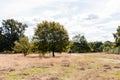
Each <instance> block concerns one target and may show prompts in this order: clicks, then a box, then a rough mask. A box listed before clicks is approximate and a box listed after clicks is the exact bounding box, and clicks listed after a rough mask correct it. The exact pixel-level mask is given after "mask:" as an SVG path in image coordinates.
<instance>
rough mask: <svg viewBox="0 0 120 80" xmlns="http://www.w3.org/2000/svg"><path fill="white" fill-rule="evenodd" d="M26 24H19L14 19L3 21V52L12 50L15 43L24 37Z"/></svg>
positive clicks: (0, 31)
mask: <svg viewBox="0 0 120 80" xmlns="http://www.w3.org/2000/svg"><path fill="white" fill-rule="evenodd" d="M25 28H27V25H26V24H23V23H21V22H18V21H17V20H14V19H7V20H3V22H2V27H0V34H1V35H2V41H1V42H0V44H2V45H1V46H2V49H1V50H10V51H11V50H12V48H13V47H14V42H15V41H17V40H19V37H20V36H24V31H25Z"/></svg>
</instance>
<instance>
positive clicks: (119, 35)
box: [113, 26, 120, 47]
mask: <svg viewBox="0 0 120 80" xmlns="http://www.w3.org/2000/svg"><path fill="white" fill-rule="evenodd" d="M113 36H114V38H115V47H118V46H120V26H118V28H117V32H116V33H114V34H113Z"/></svg>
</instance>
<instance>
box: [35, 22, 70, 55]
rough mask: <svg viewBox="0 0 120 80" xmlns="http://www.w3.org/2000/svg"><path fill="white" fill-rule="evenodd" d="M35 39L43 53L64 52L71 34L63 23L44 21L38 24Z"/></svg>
mask: <svg viewBox="0 0 120 80" xmlns="http://www.w3.org/2000/svg"><path fill="white" fill-rule="evenodd" d="M33 41H34V42H35V45H36V46H37V48H38V50H40V52H42V53H43V54H44V53H46V52H48V51H50V52H52V54H53V57H54V56H55V55H54V52H62V51H64V50H65V49H66V47H67V45H68V43H69V36H68V33H67V31H66V30H65V28H64V27H63V25H61V24H60V23H58V22H48V21H43V22H42V23H39V24H38V25H37V28H36V29H35V34H34V37H33Z"/></svg>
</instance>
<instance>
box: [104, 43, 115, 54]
mask: <svg viewBox="0 0 120 80" xmlns="http://www.w3.org/2000/svg"><path fill="white" fill-rule="evenodd" d="M112 48H113V43H112V42H110V41H106V42H104V44H103V52H108V51H109V50H110V49H112Z"/></svg>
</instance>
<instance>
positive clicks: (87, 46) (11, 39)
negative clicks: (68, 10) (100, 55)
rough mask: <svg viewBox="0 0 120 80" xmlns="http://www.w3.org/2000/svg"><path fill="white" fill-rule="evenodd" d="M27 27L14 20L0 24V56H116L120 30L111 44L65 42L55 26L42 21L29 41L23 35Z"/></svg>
mask: <svg viewBox="0 0 120 80" xmlns="http://www.w3.org/2000/svg"><path fill="white" fill-rule="evenodd" d="M27 27H28V25H27V24H24V23H22V22H19V21H17V20H14V19H7V20H3V21H2V26H1V27H0V52H2V53H24V56H26V55H27V54H29V53H33V52H34V53H40V54H42V55H43V56H44V55H45V54H46V53H52V56H53V57H54V56H55V54H54V53H55V52H59V53H62V52H69V53H86V52H107V53H117V54H119V53H120V26H118V28H117V31H116V33H114V34H113V36H114V38H115V42H110V41H106V42H104V43H103V42H101V41H95V42H88V41H87V40H86V38H85V36H84V35H81V34H78V35H74V37H73V38H72V40H69V35H68V32H67V30H66V29H65V28H64V26H63V25H61V24H60V23H58V22H54V21H53V22H49V21H43V22H41V23H38V24H37V26H36V28H35V31H34V36H33V38H32V40H29V39H28V37H27V36H25V35H24V32H25V30H26V28H27Z"/></svg>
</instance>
